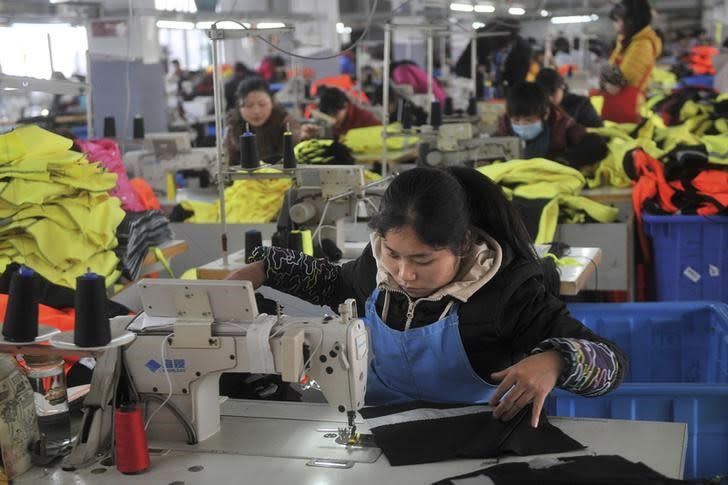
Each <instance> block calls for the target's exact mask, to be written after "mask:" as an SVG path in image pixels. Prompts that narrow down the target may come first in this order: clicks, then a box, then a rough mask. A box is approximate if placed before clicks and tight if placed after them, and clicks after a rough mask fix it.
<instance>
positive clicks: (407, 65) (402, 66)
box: [389, 60, 447, 104]
mask: <svg viewBox="0 0 728 485" xmlns="http://www.w3.org/2000/svg"><path fill="white" fill-rule="evenodd" d="M389 72H390V77H391V78H392V82H393V83H395V84H404V85H407V86H411V87H412V92H413V93H414V94H427V71H425V70H424V69H422V68H421V67H420V66H418V65H417V63H415V62H413V61H407V60H404V61H397V62H393V63H392V64H391V66H390V69H389ZM433 74H434V73H433ZM432 96H433V97H434V98H435V101H439V102H440V103H441V104H442V103H445V98H446V97H447V93H446V92H445V90H444V89H443V88H442V86H441V85H440V82H439V81H438V80H437V79H435V77H434V75H433V77H432Z"/></svg>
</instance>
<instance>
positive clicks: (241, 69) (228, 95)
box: [225, 62, 255, 111]
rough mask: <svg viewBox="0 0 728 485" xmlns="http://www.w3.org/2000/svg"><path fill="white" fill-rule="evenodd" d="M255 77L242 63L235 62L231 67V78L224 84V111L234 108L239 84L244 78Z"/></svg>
mask: <svg viewBox="0 0 728 485" xmlns="http://www.w3.org/2000/svg"><path fill="white" fill-rule="evenodd" d="M253 76H255V72H254V71H252V70H250V69H249V68H248V66H246V65H245V64H243V63H242V62H236V63H235V66H234V67H233V77H231V78H230V79H229V80H228V81H227V82H226V83H225V111H229V110H231V109H233V108H234V107H235V101H236V96H237V92H238V88H239V87H240V83H241V82H243V80H245V79H246V78H249V77H253Z"/></svg>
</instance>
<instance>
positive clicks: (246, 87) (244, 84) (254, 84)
mask: <svg viewBox="0 0 728 485" xmlns="http://www.w3.org/2000/svg"><path fill="white" fill-rule="evenodd" d="M253 91H262V92H264V93H266V94H267V95H268V96H272V95H271V92H270V87H268V83H267V82H266V80H265V79H263V78H262V77H257V76H256V77H249V78H247V79H243V80H242V81H240V85H238V99H239V100H241V101H242V100H243V99H245V97H246V96H247V95H248V94H250V93H252V92H253Z"/></svg>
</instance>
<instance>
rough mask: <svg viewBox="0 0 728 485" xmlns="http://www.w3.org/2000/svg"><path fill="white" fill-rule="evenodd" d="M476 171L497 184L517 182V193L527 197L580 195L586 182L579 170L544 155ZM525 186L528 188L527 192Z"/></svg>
mask: <svg viewBox="0 0 728 485" xmlns="http://www.w3.org/2000/svg"><path fill="white" fill-rule="evenodd" d="M477 170H478V171H479V172H480V173H482V174H484V175H486V176H487V177H488V178H490V179H491V180H493V181H494V182H496V183H497V184H504V185H508V186H514V185H518V187H517V188H516V189H515V190H514V192H513V193H514V195H516V196H518V197H526V198H528V199H541V198H552V197H555V196H556V195H558V194H564V193H568V194H573V195H577V194H579V193H580V192H581V189H582V188H583V187H584V185H585V184H586V180H585V179H584V175H582V174H581V172H579V171H578V170H576V169H573V168H571V167H568V166H566V165H562V164H560V163H558V162H553V161H551V160H546V159H545V158H531V159H528V160H511V161H508V162H505V163H493V164H491V165H484V166H482V167H479V168H478V169H477ZM524 187H527V192H526V193H524V190H523V188H524Z"/></svg>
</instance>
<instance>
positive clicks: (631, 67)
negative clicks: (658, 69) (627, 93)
mask: <svg viewBox="0 0 728 485" xmlns="http://www.w3.org/2000/svg"><path fill="white" fill-rule="evenodd" d="M661 53H662V41H661V40H660V38H659V37H658V36H657V34H656V33H655V31H654V30H652V27H650V26H649V25H648V26H647V27H645V28H643V29H642V30H640V31H639V32H637V33H636V34H635V35H634V36H632V39H631V40H630V42H629V45H627V49H626V50H624V51H623V49H622V36H621V35H620V36H619V37H618V38H617V45H616V47H615V49H614V51H613V52H612V55H610V56H609V63H610V64H619V70H620V71H622V74H623V75H624V78H625V79H626V80H627V83H628V84H629V85H631V86H636V87H637V88H639V89H640V91H644V90H645V87H646V86H647V82H648V81H649V73H650V71H651V70H652V68H653V67H654V66H655V59H657V58H658V57H660V54H661ZM645 73H647V75H645Z"/></svg>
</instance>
